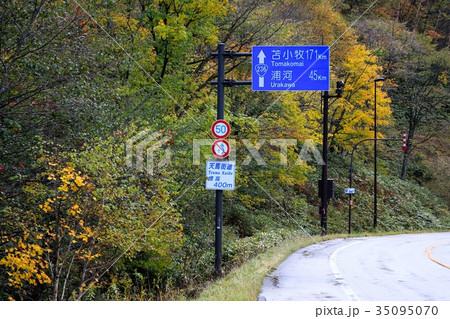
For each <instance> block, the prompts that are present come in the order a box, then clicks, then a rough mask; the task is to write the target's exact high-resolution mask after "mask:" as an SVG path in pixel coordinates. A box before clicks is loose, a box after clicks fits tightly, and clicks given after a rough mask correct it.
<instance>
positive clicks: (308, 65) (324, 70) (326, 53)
mask: <svg viewBox="0 0 450 319" xmlns="http://www.w3.org/2000/svg"><path fill="white" fill-rule="evenodd" d="M329 89H330V47H329V46H323V45H321V46H254V47H253V48H252V90H253V91H287V90H289V91H328V90H329Z"/></svg>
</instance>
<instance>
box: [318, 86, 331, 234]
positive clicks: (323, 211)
mask: <svg viewBox="0 0 450 319" xmlns="http://www.w3.org/2000/svg"><path fill="white" fill-rule="evenodd" d="M322 97H323V137H322V146H323V148H322V156H323V162H324V165H322V185H320V186H321V187H322V199H321V205H320V227H321V228H322V236H325V235H326V234H327V211H328V187H327V186H328V185H327V184H328V99H329V97H330V96H329V95H328V91H325V92H324V94H323V96H322ZM320 186H319V187H320Z"/></svg>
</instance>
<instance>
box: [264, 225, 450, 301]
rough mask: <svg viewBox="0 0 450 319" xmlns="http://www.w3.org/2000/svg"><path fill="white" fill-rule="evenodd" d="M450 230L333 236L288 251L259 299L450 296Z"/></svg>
mask: <svg viewBox="0 0 450 319" xmlns="http://www.w3.org/2000/svg"><path fill="white" fill-rule="evenodd" d="M448 287H450V232H448V233H430V234H408V235H395V236H380V237H364V238H348V239H336V240H330V241H325V242H321V243H317V244H315V245H311V246H308V247H305V248H303V249H300V250H298V251H296V252H295V253H293V254H292V255H290V256H289V257H288V258H287V259H286V260H285V261H284V262H283V263H282V264H281V265H280V266H279V267H278V268H277V269H276V270H275V271H274V272H273V273H272V274H271V275H270V276H268V277H266V278H265V279H264V283H263V286H262V290H261V294H260V296H259V298H258V299H259V300H268V301H269V300H297V301H304V300H311V301H328V300H329V301H338V300H342V301H349V300H367V301H372V300H377V301H416V300H417V301H431V300H437V301H447V300H450V290H449V288H448Z"/></svg>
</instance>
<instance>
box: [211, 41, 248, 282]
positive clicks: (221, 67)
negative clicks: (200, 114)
mask: <svg viewBox="0 0 450 319" xmlns="http://www.w3.org/2000/svg"><path fill="white" fill-rule="evenodd" d="M211 55H212V56H217V69H218V71H217V81H212V82H211V84H216V85H217V119H218V120H223V119H224V113H225V86H234V85H251V84H252V82H251V81H234V80H230V79H225V58H226V57H228V58H233V57H247V56H251V55H252V54H251V53H250V52H233V51H231V50H230V51H225V43H219V46H218V49H217V52H212V54H211ZM215 226H216V229H215V244H214V250H215V260H214V265H215V271H216V276H217V277H221V276H222V229H223V190H216V221H215Z"/></svg>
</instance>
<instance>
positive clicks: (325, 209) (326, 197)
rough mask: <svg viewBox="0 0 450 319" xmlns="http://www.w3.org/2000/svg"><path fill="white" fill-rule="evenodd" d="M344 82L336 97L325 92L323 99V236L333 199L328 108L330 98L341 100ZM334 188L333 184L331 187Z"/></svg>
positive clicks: (321, 223)
mask: <svg viewBox="0 0 450 319" xmlns="http://www.w3.org/2000/svg"><path fill="white" fill-rule="evenodd" d="M344 85H345V84H344V82H342V81H338V82H337V83H336V95H329V93H328V91H324V92H323V95H322V98H323V137H322V146H323V149H322V156H323V162H324V165H323V166H322V182H321V183H319V193H320V194H321V204H320V208H319V209H320V226H321V228H322V236H325V235H326V234H327V228H328V225H327V223H328V222H327V218H328V216H327V215H328V200H329V198H331V197H332V194H331V192H330V189H328V186H329V185H328V106H329V99H330V98H340V97H342V93H343V90H344ZM330 186H332V184H331V185H330Z"/></svg>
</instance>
